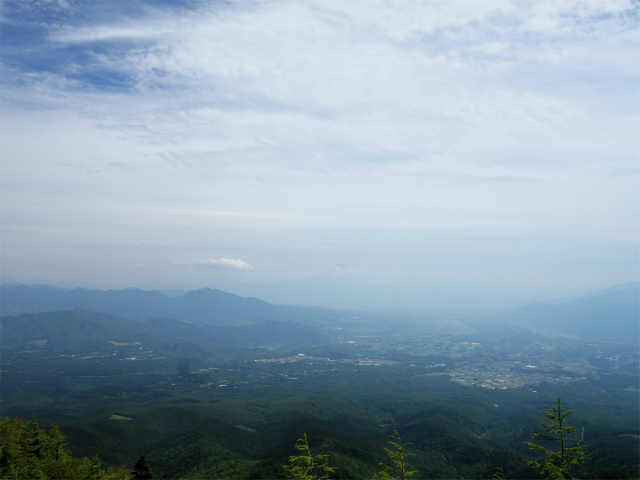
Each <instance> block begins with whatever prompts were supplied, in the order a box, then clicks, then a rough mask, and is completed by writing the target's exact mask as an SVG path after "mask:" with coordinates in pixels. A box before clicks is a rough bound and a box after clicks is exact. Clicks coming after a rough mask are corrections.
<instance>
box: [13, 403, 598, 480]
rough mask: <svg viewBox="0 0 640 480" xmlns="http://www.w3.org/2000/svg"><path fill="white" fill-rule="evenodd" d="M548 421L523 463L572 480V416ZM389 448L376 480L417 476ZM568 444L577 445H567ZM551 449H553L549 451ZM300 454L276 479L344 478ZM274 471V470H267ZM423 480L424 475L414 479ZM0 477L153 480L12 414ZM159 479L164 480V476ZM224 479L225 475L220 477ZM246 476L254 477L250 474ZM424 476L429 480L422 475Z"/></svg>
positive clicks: (579, 449)
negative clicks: (535, 455)
mask: <svg viewBox="0 0 640 480" xmlns="http://www.w3.org/2000/svg"><path fill="white" fill-rule="evenodd" d="M544 413H545V415H546V416H547V419H548V423H547V424H540V427H542V428H544V429H545V430H546V431H547V434H540V433H537V432H532V436H533V437H534V440H536V441H543V442H548V443H552V444H553V446H554V447H557V448H559V449H560V450H559V451H555V450H551V449H548V448H544V447H541V446H539V445H537V444H535V443H530V442H527V444H528V445H529V446H530V448H531V449H532V450H534V451H537V452H539V453H542V454H543V455H544V456H545V461H544V462H542V463H541V462H538V461H535V460H534V461H530V462H528V465H530V466H534V467H536V468H538V469H539V470H540V474H541V475H543V476H544V477H545V478H548V479H553V480H562V479H565V478H570V479H572V480H575V477H574V476H573V475H572V473H571V472H570V467H571V466H572V465H582V464H584V463H585V461H586V460H589V458H590V456H589V455H587V454H586V453H584V451H583V448H584V446H582V445H581V444H580V441H579V440H578V439H577V438H571V437H569V436H568V434H569V432H573V431H575V430H576V429H575V427H571V426H568V425H565V423H567V420H566V417H567V416H568V415H570V414H571V413H572V410H571V408H569V407H563V406H562V403H561V400H560V399H558V400H557V401H556V402H555V407H549V406H546V407H545V412H544ZM387 443H388V445H389V446H390V447H391V448H387V447H384V451H385V452H386V455H387V456H388V457H389V459H390V462H389V463H390V464H387V463H383V462H380V463H379V467H381V470H380V471H379V472H377V473H374V474H373V476H372V477H373V478H374V479H377V480H405V479H407V478H408V477H410V476H412V475H416V474H420V473H421V472H419V471H418V470H415V469H410V467H408V465H407V460H408V458H409V457H414V456H415V454H414V453H410V452H408V451H406V449H405V447H407V446H409V445H412V443H411V442H406V443H405V442H403V441H402V438H401V437H400V434H399V433H398V431H397V430H394V431H393V434H392V435H391V440H389V441H388V442H387ZM570 443H574V444H576V445H575V446H573V447H572V446H570V445H569V444H570ZM552 448H553V447H552ZM295 449H296V450H298V452H299V455H292V456H290V457H289V461H288V463H287V464H286V465H282V466H281V472H282V474H280V475H272V477H276V476H277V477H284V476H286V477H287V478H291V479H296V480H323V479H329V478H334V477H335V478H343V477H342V476H340V475H339V472H338V471H337V469H336V468H335V467H334V466H332V465H331V459H330V456H329V455H328V454H326V453H325V454H318V453H316V452H315V451H314V452H312V449H311V447H310V446H309V440H308V437H307V434H306V433H304V434H303V437H302V438H299V439H298V441H297V442H296V444H295ZM496 469H497V470H498V472H497V473H496V474H494V476H493V478H494V479H505V478H514V477H513V476H509V475H508V472H505V471H504V468H503V467H502V466H499V467H496ZM272 473H275V472H272ZM419 476H420V477H422V476H423V475H419ZM0 478H1V479H2V480H5V479H7V480H9V479H14V480H17V479H25V480H32V479H38V480H49V479H92V480H152V479H153V478H154V475H153V473H152V470H151V467H150V465H149V464H148V463H147V460H146V459H145V457H144V456H140V458H138V460H137V461H136V463H135V465H134V466H133V469H132V470H131V471H129V470H128V469H127V468H126V467H124V466H111V467H109V468H108V469H107V470H104V469H103V468H102V467H101V464H100V461H99V460H98V456H97V455H95V456H94V457H93V458H92V459H88V458H86V457H85V458H81V459H80V458H75V457H73V456H72V455H71V453H70V451H69V450H67V449H66V448H65V440H64V437H63V435H62V433H61V432H60V429H59V428H58V426H57V425H54V424H52V425H50V426H49V428H48V429H47V431H45V430H43V429H41V428H40V427H39V426H38V423H37V421H36V419H35V418H32V419H30V420H25V419H22V418H20V417H17V416H14V417H13V418H9V417H5V418H4V419H3V420H2V422H0ZM162 478H169V475H168V474H167V473H166V472H165V474H164V475H163V477H162ZM224 478H229V476H227V475H224ZM250 478H255V477H254V476H250ZM424 478H429V475H428V474H427V475H426V476H425V477H424Z"/></svg>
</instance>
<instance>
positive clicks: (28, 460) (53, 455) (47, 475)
mask: <svg viewBox="0 0 640 480" xmlns="http://www.w3.org/2000/svg"><path fill="white" fill-rule="evenodd" d="M102 473H103V472H101V470H100V463H99V461H98V458H97V457H95V458H93V459H91V460H89V459H88V458H82V459H78V458H73V457H72V456H71V453H70V452H69V451H68V450H66V449H65V443H64V437H63V436H62V434H61V433H60V430H59V429H58V427H57V426H56V425H51V426H50V427H49V429H48V430H47V431H46V432H45V431H44V430H42V429H41V428H40V427H38V423H37V422H36V420H35V418H32V419H31V420H24V419H22V418H19V417H13V418H11V419H10V418H9V417H5V418H4V419H3V420H2V422H0V478H2V479H3V480H4V479H43V480H44V479H51V478H68V479H74V478H84V479H99V478H103V477H102ZM119 478H123V479H124V478H126V477H119Z"/></svg>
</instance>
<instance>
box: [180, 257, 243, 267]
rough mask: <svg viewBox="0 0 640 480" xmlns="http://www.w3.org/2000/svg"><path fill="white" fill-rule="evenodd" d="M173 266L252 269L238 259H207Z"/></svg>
mask: <svg viewBox="0 0 640 480" xmlns="http://www.w3.org/2000/svg"><path fill="white" fill-rule="evenodd" d="M173 264H174V265H179V266H186V267H190V266H202V267H225V268H233V269H237V270H253V267H252V266H251V265H249V264H248V263H247V262H245V261H244V260H240V259H239V258H207V259H205V260H193V261H190V262H179V261H177V260H176V261H175V262H173Z"/></svg>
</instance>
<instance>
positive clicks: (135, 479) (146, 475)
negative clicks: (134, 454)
mask: <svg viewBox="0 0 640 480" xmlns="http://www.w3.org/2000/svg"><path fill="white" fill-rule="evenodd" d="M131 475H133V476H132V477H131V478H132V480H153V473H151V467H149V464H148V463H147V460H146V459H145V458H144V455H143V456H141V457H140V458H139V459H138V461H137V462H136V464H135V465H134V466H133V471H132V472H131Z"/></svg>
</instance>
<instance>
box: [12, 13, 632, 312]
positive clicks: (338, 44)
mask: <svg viewBox="0 0 640 480" xmlns="http://www.w3.org/2000/svg"><path fill="white" fill-rule="evenodd" d="M639 11H640V2H638V1H637V0H631V1H630V0H563V1H561V2H559V1H557V0H535V1H527V0H517V1H516V0H513V1H510V0H490V1H489V0H485V1H482V0H479V1H472V0H462V1H460V0H446V1H445V0H425V1H421V0H410V1H394V0H349V1H346V2H345V1H344V0H340V1H338V0H306V1H304V2H300V1H298V0H264V1H253V0H226V1H211V0H176V1H169V0H154V1H151V0H110V1H95V0H4V1H3V2H2V3H1V10H0V16H1V22H2V24H1V30H0V36H1V47H2V50H1V53H0V55H1V61H2V64H1V68H2V77H1V85H0V86H1V94H0V95H1V98H0V100H1V104H0V107H1V112H0V113H1V115H0V122H1V123H0V133H1V137H2V143H1V146H0V149H1V150H0V154H1V157H0V158H1V160H0V187H1V193H0V195H1V197H0V201H1V203H0V223H1V227H2V233H1V238H0V240H1V244H0V247H1V250H0V262H1V263H0V273H1V275H2V278H3V280H11V281H18V282H30V281H40V282H45V283H55V284H58V285H65V286H86V287H91V288H124V287H139V288H144V289H152V288H158V289H194V288H202V287H210V288H221V289H226V290H227V291H231V292H233V293H239V294H252V295H255V296H259V297H263V298H265V299H267V300H272V301H277V302H283V303H315V304H322V305H325V306H338V305H340V306H344V305H348V304H349V299H348V297H349V294H348V293H349V292H356V290H357V291H358V292H360V293H361V294H362V295H361V301H362V302H363V303H365V304H366V303H367V302H368V301H371V302H373V301H374V300H375V298H369V299H367V295H373V296H374V297H375V296H376V295H378V294H377V293H375V292H380V291H383V290H384V289H387V290H386V291H388V292H400V291H403V290H407V291H408V290H409V289H413V290H412V291H415V292H419V291H421V289H422V290H425V289H426V290H428V289H434V288H435V289H437V288H440V287H438V286H439V285H457V286H458V287H456V288H463V289H464V288H467V287H464V286H465V285H466V286H468V285H476V286H477V285H485V286H486V285H490V286H493V287H495V288H497V289H502V291H504V292H507V291H510V292H516V291H519V292H522V291H529V292H534V291H535V292H539V293H540V294H544V295H555V296H561V295H575V294H581V293H586V292H588V291H591V290H595V289H599V288H605V287H609V286H612V285H616V284H620V283H625V282H631V281H637V280H638V279H639V268H640V267H639V265H640V255H639V251H640V248H639V247H640V241H639V236H640V235H639V234H640V196H639V191H640V175H639V158H640V115H639V112H640V87H639V86H640V82H639V81H638V80H639V79H638V77H639V75H640V41H639V40H640V39H639V28H638V27H639V20H640V13H639ZM363 292H364V293H363ZM366 292H369V293H366ZM354 295H355V293H354ZM417 295H418V294H417ZM340 296H341V299H339V298H338V297H340ZM391 297H393V295H391ZM354 298H355V297H354ZM403 301H404V300H403ZM388 302H389V305H391V304H392V303H393V299H392V298H390V299H388Z"/></svg>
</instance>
